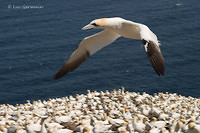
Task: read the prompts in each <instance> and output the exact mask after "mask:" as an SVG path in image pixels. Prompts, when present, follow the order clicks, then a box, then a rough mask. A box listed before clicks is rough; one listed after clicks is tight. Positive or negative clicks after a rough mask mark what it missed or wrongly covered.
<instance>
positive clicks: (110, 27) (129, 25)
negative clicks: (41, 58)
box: [54, 17, 164, 79]
mask: <svg viewBox="0 0 200 133" xmlns="http://www.w3.org/2000/svg"><path fill="white" fill-rule="evenodd" d="M99 28H102V29H104V30H103V31H101V32H99V33H97V34H94V35H91V36H88V37H86V38H84V39H83V40H82V41H81V43H80V44H79V46H78V48H77V49H76V50H75V51H74V52H73V53H72V55H71V56H70V58H69V59H68V61H67V62H66V63H65V64H64V65H63V67H62V68H61V69H60V70H59V72H58V73H57V74H56V75H55V77H54V79H58V78H60V77H63V76H64V75H65V74H68V73H69V72H72V71H74V70H75V69H76V68H77V67H78V66H79V65H80V64H82V63H83V62H84V61H85V60H86V59H87V58H88V57H89V56H91V55H92V54H94V53H95V52H96V51H98V50H100V49H102V48H103V47H105V46H107V45H109V44H111V43H112V42H114V41H115V40H116V39H117V38H119V37H121V36H123V37H125V38H130V39H137V40H142V42H143V44H144V48H145V51H146V53H147V55H148V58H149V60H150V62H151V64H152V67H153V68H154V70H155V72H156V73H157V74H158V75H159V76H160V75H164V58H163V56H162V54H161V51H160V48H159V46H160V43H159V41H158V39H157V36H156V35H155V34H154V33H153V32H152V31H151V30H150V29H149V28H148V27H147V26H146V25H144V24H140V23H136V22H132V21H130V20H125V19H123V18H119V17H114V18H101V19H95V20H93V21H92V22H90V23H89V24H88V25H86V26H85V27H83V28H82V30H87V29H99Z"/></svg>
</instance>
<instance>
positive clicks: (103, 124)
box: [0, 88, 200, 133]
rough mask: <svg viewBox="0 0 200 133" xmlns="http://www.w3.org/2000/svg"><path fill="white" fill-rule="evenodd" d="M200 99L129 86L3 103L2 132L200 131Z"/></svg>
mask: <svg viewBox="0 0 200 133" xmlns="http://www.w3.org/2000/svg"><path fill="white" fill-rule="evenodd" d="M199 115H200V99H198V98H193V97H185V96H181V95H177V94H171V93H155V94H154V96H152V95H149V94H147V93H145V92H144V93H142V94H140V93H135V92H128V91H126V92H125V91H124V88H122V89H119V90H113V91H112V92H109V91H105V92H102V91H101V92H97V91H94V92H91V91H90V90H88V93H87V94H86V95H84V94H77V95H76V97H73V96H69V97H62V98H55V99H49V100H43V101H41V100H38V101H33V102H30V101H29V100H27V103H25V104H17V105H15V106H13V105H9V104H3V105H0V133H38V132H39V133H72V132H79V133H200V116H199Z"/></svg>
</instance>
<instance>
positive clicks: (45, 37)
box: [0, 0, 200, 104]
mask: <svg viewBox="0 0 200 133" xmlns="http://www.w3.org/2000/svg"><path fill="white" fill-rule="evenodd" d="M8 6H11V7H8ZM27 6H38V7H39V8H37V9H30V8H28V7H27ZM9 8H10V9H9ZM25 8H28V9H25ZM199 14H200V1H199V0H193V1H188V0H173V1H172V0H171V1H169V0H161V1H153V0H148V1H147V0H145V1H141V0H134V1H124V0H115V1H114V0H113V1H111V0H101V1H96V0H87V1H85V2H83V1H80V0H67V1H66V0H59V1H56V0H20V1H18V0H15V1H14V0H4V1H2V2H1V5H0V104H4V103H10V104H16V103H24V102H26V100H27V99H29V100H38V99H48V98H55V97H62V96H69V95H75V94H77V93H79V94H80V93H86V90H87V89H90V90H97V91H105V90H113V89H118V88H121V87H122V86H124V87H125V88H126V90H128V91H135V92H143V91H146V92H147V93H150V94H153V93H155V92H171V93H178V94H181V95H185V96H193V97H200V69H199V68H200V58H199V57H200V54H199V51H200V41H199V38H200V25H199V24H200V15H199ZM115 16H118V17H122V18H125V19H129V20H132V21H135V22H140V23H144V24H146V25H147V26H149V27H150V28H151V30H152V31H153V32H154V33H155V34H156V35H157V36H158V38H159V40H160V41H161V43H162V46H161V49H162V53H163V55H164V57H165V65H166V66H165V67H166V72H165V76H164V77H158V76H157V75H156V73H155V72H154V70H153V68H152V67H151V64H150V63H149V61H148V58H147V56H146V53H145V52H144V48H143V45H142V43H141V41H136V40H131V39H125V38H119V39H118V40H117V41H115V42H114V43H113V44H112V45H109V46H108V47H106V48H104V49H103V50H101V51H98V52H97V53H96V54H94V55H93V56H91V57H90V58H89V59H87V61H86V62H84V63H83V64H82V65H81V66H80V67H79V68H78V69H77V70H75V71H74V72H72V73H70V74H69V75H66V76H65V77H64V78H61V79H59V80H53V76H54V74H55V73H56V72H57V71H58V70H59V69H60V67H61V66H62V65H63V64H64V62H65V61H66V60H67V59H68V57H69V56H70V55H71V53H72V52H73V51H74V50H75V49H76V47H77V46H78V44H79V43H80V41H81V40H82V39H83V38H84V37H86V36H89V35H91V34H94V33H96V32H99V30H88V31H82V30H81V28H82V27H83V26H85V25H86V24H88V23H89V22H90V21H91V20H93V19H96V18H102V17H115Z"/></svg>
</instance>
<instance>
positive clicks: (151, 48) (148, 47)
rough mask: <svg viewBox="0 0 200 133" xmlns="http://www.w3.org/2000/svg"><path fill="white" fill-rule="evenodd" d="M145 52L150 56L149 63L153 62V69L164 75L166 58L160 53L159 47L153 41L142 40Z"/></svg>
mask: <svg viewBox="0 0 200 133" xmlns="http://www.w3.org/2000/svg"><path fill="white" fill-rule="evenodd" d="M142 42H143V44H144V47H145V51H146V53H147V55H148V58H149V61H150V62H151V65H152V67H153V68H154V70H155V71H156V73H157V74H158V75H159V76H160V75H164V73H165V67H164V58H163V55H162V53H161V51H160V48H159V46H158V45H156V44H155V43H154V42H153V41H149V42H148V41H145V40H142Z"/></svg>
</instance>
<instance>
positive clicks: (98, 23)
mask: <svg viewBox="0 0 200 133" xmlns="http://www.w3.org/2000/svg"><path fill="white" fill-rule="evenodd" d="M105 26H106V18H101V19H95V20H93V21H92V22H90V23H89V24H88V25H86V26H84V27H83V28H82V30H87V29H100V28H105Z"/></svg>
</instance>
